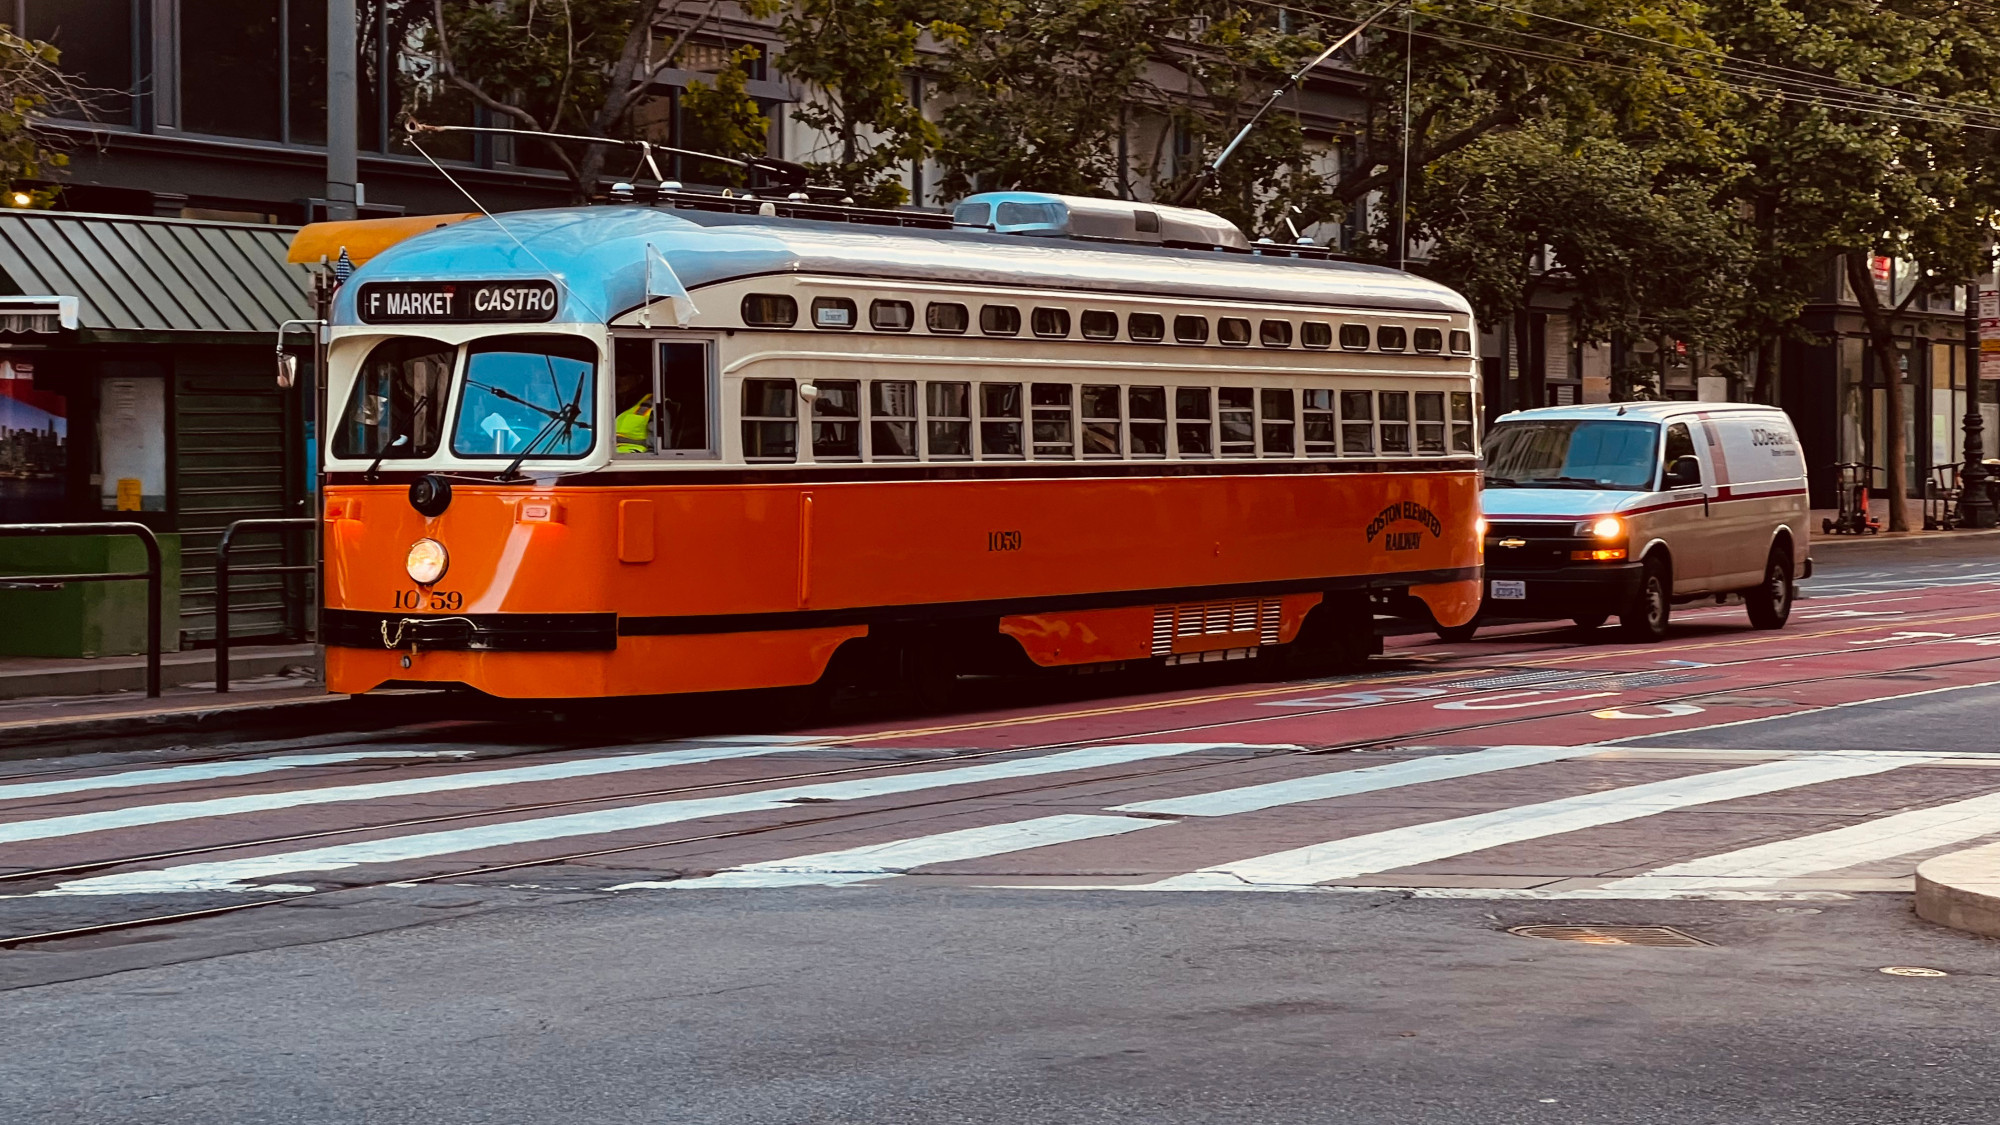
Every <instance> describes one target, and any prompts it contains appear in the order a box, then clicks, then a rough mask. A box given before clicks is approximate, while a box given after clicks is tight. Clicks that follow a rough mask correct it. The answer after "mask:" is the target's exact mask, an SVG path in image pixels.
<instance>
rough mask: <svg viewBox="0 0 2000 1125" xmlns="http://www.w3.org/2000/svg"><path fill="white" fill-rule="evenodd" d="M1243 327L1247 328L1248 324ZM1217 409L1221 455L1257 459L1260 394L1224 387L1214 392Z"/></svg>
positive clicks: (1243, 389) (1238, 388)
mask: <svg viewBox="0 0 2000 1125" xmlns="http://www.w3.org/2000/svg"><path fill="white" fill-rule="evenodd" d="M1244 325H1245V327H1248V325H1249V322H1248V321H1245V322H1244ZM1215 406H1216V421H1217V423H1218V424H1219V426H1220V428H1221V435H1220V436H1221V445H1220V448H1221V450H1222V455H1223V456H1224V457H1255V456H1257V392H1256V391H1255V390H1254V389H1253V388H1250V387H1224V388H1222V389H1221V390H1219V391H1217V392H1215Z"/></svg>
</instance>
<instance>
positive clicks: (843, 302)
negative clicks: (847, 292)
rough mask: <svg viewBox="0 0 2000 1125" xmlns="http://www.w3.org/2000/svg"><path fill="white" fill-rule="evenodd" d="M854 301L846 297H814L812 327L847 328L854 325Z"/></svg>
mask: <svg viewBox="0 0 2000 1125" xmlns="http://www.w3.org/2000/svg"><path fill="white" fill-rule="evenodd" d="M854 322H855V309H854V302H853V301H852V300H850V299H848V298H846V297H814V298H813V327H815V328H839V329H843V330H844V329H848V328H852V327H854Z"/></svg>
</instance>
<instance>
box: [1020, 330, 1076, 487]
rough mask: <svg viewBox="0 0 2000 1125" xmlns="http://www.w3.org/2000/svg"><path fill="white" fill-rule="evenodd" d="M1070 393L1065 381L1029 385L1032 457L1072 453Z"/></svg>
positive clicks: (1067, 456) (1070, 454) (1063, 456)
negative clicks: (1033, 453)
mask: <svg viewBox="0 0 2000 1125" xmlns="http://www.w3.org/2000/svg"><path fill="white" fill-rule="evenodd" d="M1037 311H1039V310H1037ZM1064 315H1065V316H1067V315H1068V314H1064ZM1072 393H1073V390H1072V388H1071V387H1070V385H1069V384H1068V383H1035V384H1033V385H1032V389H1031V390H1030V392H1029V394H1030V396H1031V399H1032V402H1033V409H1034V412H1035V416H1034V423H1035V429H1034V437H1035V456H1036V457H1038V458H1041V457H1050V458H1057V459H1066V458H1071V457H1075V456H1076V437H1075V431H1074V430H1073V429H1072V428H1071V416H1070V411H1071V398H1070V396H1071V394H1072Z"/></svg>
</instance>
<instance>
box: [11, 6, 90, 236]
mask: <svg viewBox="0 0 2000 1125" xmlns="http://www.w3.org/2000/svg"><path fill="white" fill-rule="evenodd" d="M61 62H62V54H61V52H59V51H57V50H56V48H55V47H53V46H51V45H50V44H48V43H44V42H42V41H41V40H39V39H24V38H22V37H20V36H18V35H15V34H14V33H12V32H10V31H8V30H7V29H5V28H0V179H4V180H5V181H6V182H7V183H8V184H10V185H19V184H21V183H22V182H23V181H34V180H43V179H45V178H46V177H47V176H48V175H49V174H50V173H51V172H52V171H54V170H55V169H58V168H61V167H63V166H64V165H66V164H68V163H69V157H67V156H65V155H64V154H63V153H61V152H59V151H57V150H56V149H55V148H54V147H52V145H51V143H50V139H49V138H48V137H47V136H46V135H45V134H43V133H42V132H41V131H40V130H38V129H37V128H36V127H35V119H36V117H37V116H38V115H39V114H42V113H44V112H46V111H47V110H49V109H50V108H51V107H52V106H55V105H58V104H63V103H71V104H75V103H82V104H84V105H86V106H87V105H88V104H89V95H90V92H89V91H88V90H85V89H83V88H82V87H80V86H78V85H77V84H76V83H75V82H74V81H73V80H71V79H70V78H68V77H66V76H65V75H64V74H63V72H62V69H61ZM22 190H25V191H26V192H27V195H28V199H29V202H28V204H27V205H28V206H30V207H48V206H50V205H52V204H53V203H54V202H55V198H56V195H57V190H56V189H55V188H51V187H46V186H34V187H24V188H22Z"/></svg>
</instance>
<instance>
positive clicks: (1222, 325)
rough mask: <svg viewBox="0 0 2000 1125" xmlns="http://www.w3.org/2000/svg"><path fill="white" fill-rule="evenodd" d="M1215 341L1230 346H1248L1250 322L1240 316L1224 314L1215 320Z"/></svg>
mask: <svg viewBox="0 0 2000 1125" xmlns="http://www.w3.org/2000/svg"><path fill="white" fill-rule="evenodd" d="M1215 339H1216V342H1217V343H1222V344H1228V345H1229V346H1230V347H1232V348H1247V347H1249V346H1250V322H1249V321H1247V320H1245V319H1243V318H1242V317H1240V316H1225V317H1222V318H1221V319H1219V320H1217V321H1216V322H1215Z"/></svg>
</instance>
